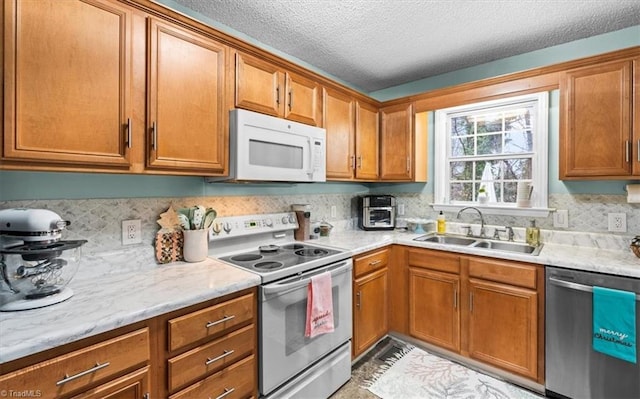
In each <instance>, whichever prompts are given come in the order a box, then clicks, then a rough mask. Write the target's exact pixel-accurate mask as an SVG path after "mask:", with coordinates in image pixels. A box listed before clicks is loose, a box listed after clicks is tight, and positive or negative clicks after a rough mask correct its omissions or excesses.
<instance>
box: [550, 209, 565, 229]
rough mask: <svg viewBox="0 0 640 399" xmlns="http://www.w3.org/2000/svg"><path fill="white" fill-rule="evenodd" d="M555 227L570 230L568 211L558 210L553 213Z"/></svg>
mask: <svg viewBox="0 0 640 399" xmlns="http://www.w3.org/2000/svg"><path fill="white" fill-rule="evenodd" d="M553 227H560V228H568V227H569V211H568V210H566V209H558V210H557V211H555V212H554V213H553Z"/></svg>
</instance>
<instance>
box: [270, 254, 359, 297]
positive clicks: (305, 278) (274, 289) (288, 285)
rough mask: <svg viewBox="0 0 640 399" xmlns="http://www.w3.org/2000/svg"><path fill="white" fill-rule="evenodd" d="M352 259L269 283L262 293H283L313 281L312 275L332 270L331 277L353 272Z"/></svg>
mask: <svg viewBox="0 0 640 399" xmlns="http://www.w3.org/2000/svg"><path fill="white" fill-rule="evenodd" d="M352 265H353V264H352V262H351V260H346V261H343V262H340V263H338V264H335V265H329V266H328V267H320V268H318V269H314V270H312V271H310V272H306V273H302V274H300V275H299V276H295V277H291V278H288V279H286V280H283V281H281V282H277V283H272V284H267V285H265V286H264V287H262V293H263V294H264V295H274V294H282V293H284V292H287V291H291V290H295V289H297V288H300V287H304V286H306V285H308V284H309V283H310V282H311V277H313V276H316V275H318V274H321V273H324V272H327V271H330V272H331V277H335V276H338V275H340V274H342V273H345V272H351V269H352V268H353V266H352Z"/></svg>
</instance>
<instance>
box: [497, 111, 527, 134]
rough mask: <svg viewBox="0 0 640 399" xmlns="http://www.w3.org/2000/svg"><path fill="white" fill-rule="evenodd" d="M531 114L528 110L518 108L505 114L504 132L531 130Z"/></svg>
mask: <svg viewBox="0 0 640 399" xmlns="http://www.w3.org/2000/svg"><path fill="white" fill-rule="evenodd" d="M531 118H532V112H531V110H530V109H528V108H518V109H513V110H510V111H507V112H506V113H505V120H504V130H505V131H509V130H525V129H531Z"/></svg>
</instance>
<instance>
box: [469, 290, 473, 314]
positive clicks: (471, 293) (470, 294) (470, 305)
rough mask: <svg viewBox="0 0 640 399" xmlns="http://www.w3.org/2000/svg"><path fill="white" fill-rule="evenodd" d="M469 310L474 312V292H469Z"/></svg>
mask: <svg viewBox="0 0 640 399" xmlns="http://www.w3.org/2000/svg"><path fill="white" fill-rule="evenodd" d="M469 312H473V292H470V293H469Z"/></svg>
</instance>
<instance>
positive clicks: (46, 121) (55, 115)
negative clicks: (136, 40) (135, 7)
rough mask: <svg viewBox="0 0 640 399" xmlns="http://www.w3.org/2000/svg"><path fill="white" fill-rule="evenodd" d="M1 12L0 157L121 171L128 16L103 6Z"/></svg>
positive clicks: (54, 4)
mask: <svg viewBox="0 0 640 399" xmlns="http://www.w3.org/2000/svg"><path fill="white" fill-rule="evenodd" d="M3 7H4V18H5V36H4V37H5V39H4V45H5V51H4V55H5V59H4V67H5V68H4V82H5V85H4V96H5V97H4V98H5V104H4V112H5V118H4V142H3V143H4V146H3V147H4V150H3V154H2V156H3V157H4V158H7V159H13V160H30V161H45V162H47V163H60V164H74V165H102V166H107V167H117V168H122V169H125V170H126V169H128V168H129V167H130V155H131V154H130V152H131V151H130V149H129V148H128V144H129V143H130V141H129V140H128V137H129V134H128V133H129V131H128V127H129V126H130V125H128V123H127V121H128V120H129V119H130V118H132V108H131V78H132V68H131V65H132V59H131V58H132V52H131V50H132V44H131V40H132V37H131V35H132V18H133V16H132V11H131V10H130V9H129V8H127V7H125V6H123V5H121V4H118V3H116V2H111V1H105V0H87V1H62V2H61V1H58V0H40V1H16V0H7V1H6V2H4V4H3Z"/></svg>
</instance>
